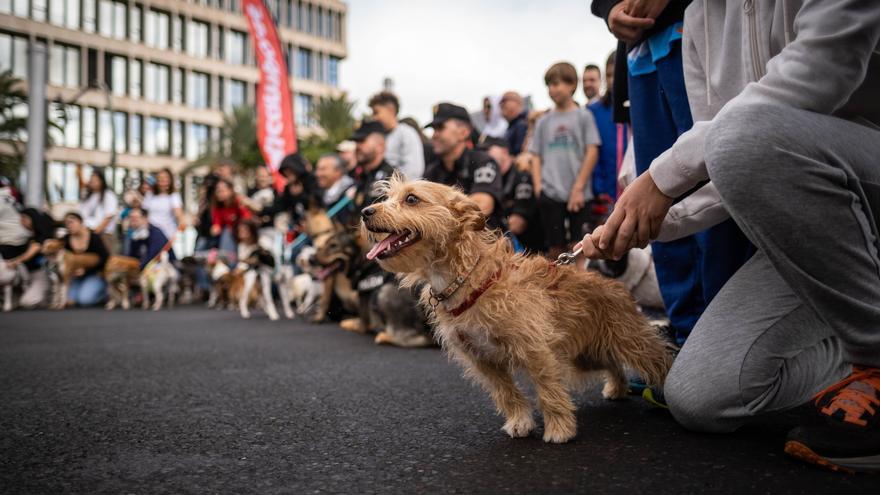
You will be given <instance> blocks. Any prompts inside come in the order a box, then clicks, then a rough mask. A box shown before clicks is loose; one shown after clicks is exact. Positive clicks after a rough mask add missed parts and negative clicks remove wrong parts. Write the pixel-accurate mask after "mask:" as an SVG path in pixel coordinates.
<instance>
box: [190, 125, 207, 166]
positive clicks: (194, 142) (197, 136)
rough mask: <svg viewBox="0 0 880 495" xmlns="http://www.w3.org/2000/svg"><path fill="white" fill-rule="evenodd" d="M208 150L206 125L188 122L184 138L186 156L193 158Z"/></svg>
mask: <svg viewBox="0 0 880 495" xmlns="http://www.w3.org/2000/svg"><path fill="white" fill-rule="evenodd" d="M207 150H208V126H206V125H203V124H190V125H189V136H187V140H186V158H187V159H189V160H195V159H197V158H198V157H200V156H201V155H202V154H204V153H205V152H206V151H207Z"/></svg>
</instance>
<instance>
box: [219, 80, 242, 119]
mask: <svg viewBox="0 0 880 495" xmlns="http://www.w3.org/2000/svg"><path fill="white" fill-rule="evenodd" d="M246 95H247V84H246V83H245V82H244V81H236V80H235V79H229V80H228V81H227V83H226V101H225V103H226V105H225V108H224V110H226V111H227V112H231V111H233V110H235V109H236V108H237V107H240V106H242V105H244V104H245V103H246V99H247V96H246Z"/></svg>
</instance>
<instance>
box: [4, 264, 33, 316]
mask: <svg viewBox="0 0 880 495" xmlns="http://www.w3.org/2000/svg"><path fill="white" fill-rule="evenodd" d="M27 276H28V273H27V270H26V269H25V267H24V265H18V266H16V267H15V268H9V267H8V266H6V262H5V261H3V257H0V287H3V311H4V312H7V313H8V312H9V311H12V308H13V307H14V306H15V305H14V304H13V300H12V292H13V290H14V289H15V288H16V287H18V286H24V285H25V284H26V283H27Z"/></svg>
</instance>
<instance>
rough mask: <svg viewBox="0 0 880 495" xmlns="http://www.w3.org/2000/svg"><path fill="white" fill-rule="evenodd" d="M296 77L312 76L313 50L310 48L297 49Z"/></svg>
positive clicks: (307, 77) (308, 77) (306, 77)
mask: <svg viewBox="0 0 880 495" xmlns="http://www.w3.org/2000/svg"><path fill="white" fill-rule="evenodd" d="M296 77H298V78H300V79H311V78H312V51H311V50H309V49H308V48H298V49H297V51H296Z"/></svg>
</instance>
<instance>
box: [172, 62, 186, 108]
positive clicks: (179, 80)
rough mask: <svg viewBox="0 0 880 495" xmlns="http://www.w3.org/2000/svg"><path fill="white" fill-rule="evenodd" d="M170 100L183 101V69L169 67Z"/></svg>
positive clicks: (173, 101) (174, 101)
mask: <svg viewBox="0 0 880 495" xmlns="http://www.w3.org/2000/svg"><path fill="white" fill-rule="evenodd" d="M171 102H172V103H183V69H171Z"/></svg>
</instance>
